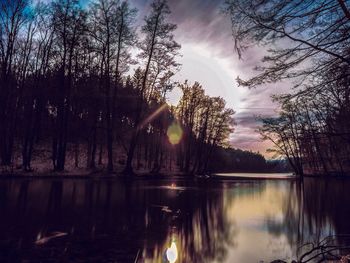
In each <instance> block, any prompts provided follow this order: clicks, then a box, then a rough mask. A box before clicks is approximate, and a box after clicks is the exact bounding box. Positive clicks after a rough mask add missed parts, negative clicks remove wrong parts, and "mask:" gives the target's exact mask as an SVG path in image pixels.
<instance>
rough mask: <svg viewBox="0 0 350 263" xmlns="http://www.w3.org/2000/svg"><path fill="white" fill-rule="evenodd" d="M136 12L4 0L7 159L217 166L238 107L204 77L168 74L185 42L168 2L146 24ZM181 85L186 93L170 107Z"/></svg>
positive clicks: (112, 166) (128, 169) (128, 168)
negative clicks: (210, 89) (176, 78)
mask: <svg viewBox="0 0 350 263" xmlns="http://www.w3.org/2000/svg"><path fill="white" fill-rule="evenodd" d="M136 14H137V10H136V9H134V8H132V7H131V6H130V5H129V3H128V1H117V0H94V1H91V2H90V3H89V4H88V5H87V6H83V5H82V4H81V3H80V2H79V1H78V0H53V1H50V2H40V1H30V0H4V1H1V5H0V160H1V164H2V165H4V166H11V165H14V163H17V164H18V162H21V166H20V167H21V168H22V169H23V170H25V171H31V170H32V169H33V167H32V163H33V159H35V158H39V159H41V160H45V163H46V164H47V165H48V166H52V168H53V170H55V171H63V170H64V169H65V168H66V167H67V162H69V163H70V164H73V165H74V166H75V167H87V168H90V169H95V168H98V167H106V168H107V171H108V172H113V171H116V170H117V169H116V166H118V169H119V168H120V167H123V172H124V173H125V174H132V173H133V172H134V170H135V169H138V170H142V169H143V170H147V171H151V172H153V173H159V172H160V171H161V170H162V169H166V170H174V171H176V169H177V170H178V171H180V172H184V173H191V174H194V173H198V172H201V173H202V172H205V171H207V170H208V169H209V168H210V167H208V164H209V163H210V160H212V158H213V155H214V154H215V152H216V151H217V149H218V147H226V148H227V146H228V135H229V134H230V133H231V132H232V131H233V124H234V123H233V119H232V116H233V114H234V111H233V110H231V109H228V108H227V107H226V105H225V101H224V100H223V99H222V98H219V97H209V96H207V95H206V94H205V92H204V89H203V88H202V87H201V85H200V84H199V83H197V82H195V83H194V84H192V85H191V84H190V83H189V82H187V81H186V82H185V83H175V82H173V81H172V80H171V78H172V77H173V75H174V74H175V73H176V71H177V70H178V69H179V66H180V65H179V64H178V63H177V62H176V57H177V55H178V52H179V49H180V45H179V44H178V43H177V42H176V41H175V40H174V35H173V32H174V30H175V29H176V25H174V24H171V23H169V22H168V15H169V14H170V10H169V7H168V4H167V2H166V1H165V0H155V1H153V2H152V3H151V9H150V12H149V14H148V15H147V16H146V17H145V19H144V22H143V25H142V27H141V28H140V30H139V32H138V31H137V30H136V27H135V19H136ZM134 51H135V52H137V53H138V56H137V57H136V59H135V58H134V57H133V56H132V55H131V53H132V52H134ZM131 72H133V73H131ZM175 86H177V87H178V88H179V89H181V90H182V92H183V95H182V97H181V99H180V101H179V103H178V105H175V106H170V105H168V104H167V102H166V98H167V96H168V93H169V91H171V90H172V89H173V88H174V87H175ZM220 151H221V152H222V151H223V150H220ZM228 151H230V150H229V149H228ZM18 153H20V154H19V155H20V157H19V158H18ZM256 158H257V160H258V161H257V162H263V158H262V157H261V156H258V157H256ZM216 160H217V158H216ZM17 164H16V165H17ZM50 164H51V165H50ZM34 168H35V167H34ZM211 168H212V169H213V167H211Z"/></svg>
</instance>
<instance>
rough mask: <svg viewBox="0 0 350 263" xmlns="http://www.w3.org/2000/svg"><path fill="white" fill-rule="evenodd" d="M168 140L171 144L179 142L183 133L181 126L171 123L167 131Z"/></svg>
mask: <svg viewBox="0 0 350 263" xmlns="http://www.w3.org/2000/svg"><path fill="white" fill-rule="evenodd" d="M166 134H167V136H168V140H169V142H170V143H171V144H172V145H176V144H179V143H180V141H181V138H182V135H183V131H182V128H181V126H180V125H179V124H178V123H176V122H174V123H173V124H171V125H170V126H169V128H168V131H167V133H166Z"/></svg>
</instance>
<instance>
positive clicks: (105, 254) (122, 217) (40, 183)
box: [0, 179, 350, 263]
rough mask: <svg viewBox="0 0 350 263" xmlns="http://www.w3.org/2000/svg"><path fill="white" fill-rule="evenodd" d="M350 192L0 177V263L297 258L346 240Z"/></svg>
mask: <svg viewBox="0 0 350 263" xmlns="http://www.w3.org/2000/svg"><path fill="white" fill-rule="evenodd" d="M349 186H350V185H349V182H347V181H334V182H333V181H332V182H329V181H327V182H326V181H322V180H314V179H305V180H304V183H302V184H300V183H297V182H291V181H260V182H252V181H240V182H231V183H221V182H216V183H215V182H213V181H206V182H202V181H185V180H176V181H169V180H157V181H156V180H134V181H123V180H117V179H114V180H92V179H91V180H85V179H78V180H73V179H65V180H50V179H42V180H30V179H9V180H1V181H0V214H1V217H0V231H1V232H0V233H1V234H0V262H11V263H12V262H22V261H25V260H26V261H27V262H39V261H42V262H125V263H128V262H135V258H136V257H137V258H138V261H137V262H152V263H153V262H160V263H161V262H169V260H167V258H168V259H174V258H175V257H177V260H176V261H175V262H186V263H187V262H251V261H255V262H256V261H258V260H259V259H262V260H265V261H268V260H270V259H274V258H285V257H292V258H295V257H297V256H298V255H300V254H301V253H302V251H298V247H299V245H300V244H303V243H306V242H310V241H317V240H320V239H322V238H323V237H325V236H327V235H330V234H348V233H350V229H349V228H350V225H349V223H348V218H349V215H350V208H349V206H348V205H347V204H349V201H350V200H349V199H350V196H349V195H348V190H347V189H349ZM338 242H340V243H341V242H345V241H344V240H340V239H339V241H338ZM175 248H176V249H175ZM167 252H168V253H167Z"/></svg>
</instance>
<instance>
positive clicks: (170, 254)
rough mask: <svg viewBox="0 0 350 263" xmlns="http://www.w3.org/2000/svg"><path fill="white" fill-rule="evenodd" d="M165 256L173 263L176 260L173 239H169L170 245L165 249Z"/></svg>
mask: <svg viewBox="0 0 350 263" xmlns="http://www.w3.org/2000/svg"><path fill="white" fill-rule="evenodd" d="M166 258H167V260H168V261H169V262H170V263H174V262H176V260H177V247H176V244H175V241H174V240H173V241H171V245H170V247H169V248H168V249H167V250H166Z"/></svg>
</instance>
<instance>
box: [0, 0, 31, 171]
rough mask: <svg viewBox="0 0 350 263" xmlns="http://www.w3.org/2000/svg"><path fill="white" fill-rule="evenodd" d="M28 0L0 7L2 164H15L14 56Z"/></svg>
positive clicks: (16, 105) (10, 1)
mask: <svg viewBox="0 0 350 263" xmlns="http://www.w3.org/2000/svg"><path fill="white" fill-rule="evenodd" d="M27 7H28V2H27V1H26V0H14V1H12V0H5V1H2V2H1V4H0V83H1V85H0V93H1V96H0V120H1V125H0V150H1V163H2V164H3V165H9V164H11V162H12V153H13V144H14V138H15V130H16V124H17V122H16V116H15V114H14V112H16V111H17V109H18V104H17V103H16V99H17V96H19V95H20V94H17V89H16V85H17V83H16V70H15V57H16V55H17V52H19V50H18V46H17V43H18V38H19V35H20V29H21V28H22V26H23V24H24V23H25V22H26V20H27V15H26V8H27Z"/></svg>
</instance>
